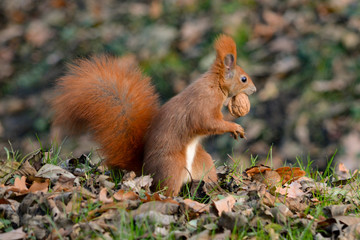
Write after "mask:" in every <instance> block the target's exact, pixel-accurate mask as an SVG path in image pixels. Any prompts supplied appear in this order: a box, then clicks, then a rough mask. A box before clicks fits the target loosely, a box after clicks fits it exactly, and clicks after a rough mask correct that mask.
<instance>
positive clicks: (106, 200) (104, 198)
mask: <svg viewBox="0 0 360 240" xmlns="http://www.w3.org/2000/svg"><path fill="white" fill-rule="evenodd" d="M99 201H101V202H103V203H112V202H114V200H113V199H112V198H108V197H107V189H106V188H102V189H101V190H100V193H99Z"/></svg>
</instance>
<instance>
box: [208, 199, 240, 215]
mask: <svg viewBox="0 0 360 240" xmlns="http://www.w3.org/2000/svg"><path fill="white" fill-rule="evenodd" d="M235 203H236V200H235V198H234V197H233V196H231V195H228V196H227V197H226V198H223V199H220V200H218V201H214V202H213V204H214V206H215V208H216V210H217V211H218V215H219V216H221V214H222V213H223V212H231V210H232V208H233V207H234V204H235Z"/></svg>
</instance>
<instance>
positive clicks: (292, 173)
mask: <svg viewBox="0 0 360 240" xmlns="http://www.w3.org/2000/svg"><path fill="white" fill-rule="evenodd" d="M275 171H276V172H277V173H279V175H280V177H281V179H282V184H285V183H287V182H293V181H295V180H296V179H299V178H301V177H303V176H305V171H303V170H301V169H300V168H298V167H294V168H291V167H281V168H278V169H276V170H275Z"/></svg>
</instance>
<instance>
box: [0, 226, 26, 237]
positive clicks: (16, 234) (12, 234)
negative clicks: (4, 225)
mask: <svg viewBox="0 0 360 240" xmlns="http://www.w3.org/2000/svg"><path fill="white" fill-rule="evenodd" d="M25 238H26V233H25V232H24V231H23V227H20V228H18V229H15V230H12V231H10V232H7V233H0V239H6V240H17V239H25Z"/></svg>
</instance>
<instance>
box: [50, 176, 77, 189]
mask: <svg viewBox="0 0 360 240" xmlns="http://www.w3.org/2000/svg"><path fill="white" fill-rule="evenodd" d="M74 181H75V178H69V177H66V176H64V175H61V176H60V177H59V178H58V180H57V181H56V183H55V186H54V187H53V190H54V191H55V192H67V191H71V190H72V189H73V188H74Z"/></svg>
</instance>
